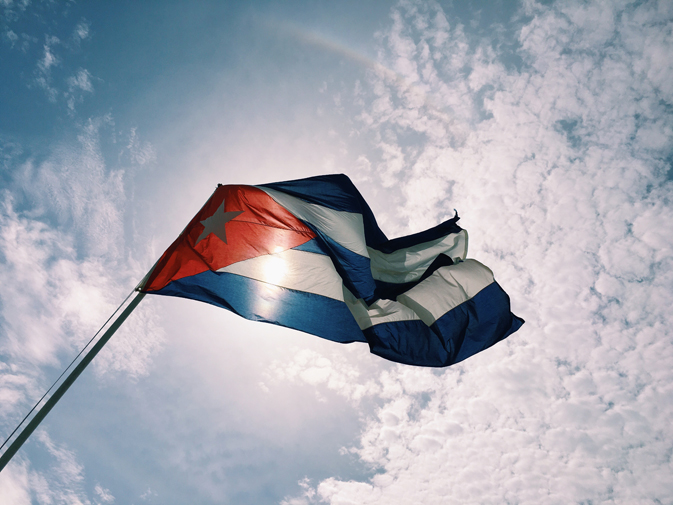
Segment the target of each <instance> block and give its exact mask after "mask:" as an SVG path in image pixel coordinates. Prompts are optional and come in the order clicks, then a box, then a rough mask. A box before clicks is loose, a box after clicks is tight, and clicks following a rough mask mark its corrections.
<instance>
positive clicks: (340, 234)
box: [140, 175, 523, 367]
mask: <svg viewBox="0 0 673 505" xmlns="http://www.w3.org/2000/svg"><path fill="white" fill-rule="evenodd" d="M457 221H458V217H457V216H455V217H454V218H453V219H450V220H448V221H446V222H444V223H442V224H440V225H438V226H435V227H434V228H431V229H429V230H426V231H423V232H421V233H417V234H414V235H409V236H406V237H400V238H396V239H393V240H389V239H388V238H387V237H386V236H385V235H384V233H383V232H382V231H381V229H380V228H379V227H378V225H377V223H376V220H375V218H374V215H373V213H372V211H371V210H370V208H369V206H368V205H367V203H366V202H365V200H364V199H363V198H362V195H360V193H359V192H358V190H357V189H356V188H355V186H354V185H353V183H352V182H351V181H350V179H349V178H348V177H347V176H345V175H325V176H318V177H311V178H308V179H300V180H296V181H287V182H278V183H273V184H264V185H260V186H243V185H227V186H222V185H220V186H218V188H217V189H216V190H215V192H214V193H213V195H212V197H211V198H210V199H209V200H208V202H206V204H205V205H204V206H203V208H202V209H201V210H200V211H199V212H198V214H197V215H196V216H195V217H194V219H192V221H191V222H190V223H189V225H188V226H187V227H186V228H185V230H184V231H183V232H182V234H181V235H180V236H179V237H178V238H177V240H176V241H175V242H173V244H172V245H171V246H170V247H169V248H168V250H167V251H166V252H165V253H164V254H163V255H162V257H161V258H160V259H159V261H158V262H157V264H156V265H155V266H154V268H153V269H152V271H151V272H150V273H149V274H148V276H147V277H146V279H145V280H144V282H143V283H142V284H141V288H140V290H141V291H143V292H145V293H153V294H158V295H168V296H180V297H184V298H190V299H194V300H200V301H203V302H207V303H211V304H213V305H217V306H218V307H222V308H225V309H227V310H230V311H232V312H235V313H236V314H239V315H241V316H243V317H245V318H247V319H251V320H254V321H263V322H267V323H273V324H278V325H281V326H286V327H288V328H294V329H297V330H300V331H304V332H306V333H310V334H313V335H317V336H319V337H322V338H326V339H328V340H332V341H335V342H341V343H349V342H366V343H368V344H369V348H370V350H371V352H372V353H374V354H377V355H379V356H381V357H383V358H386V359H389V360H392V361H396V362H399V363H406V364H410V365H419V366H431V367H442V366H448V365H452V364H454V363H457V362H459V361H462V360H464V359H466V358H468V357H470V356H472V355H473V354H475V353H478V352H479V351H482V350H484V349H486V348H488V347H490V346H492V345H493V344H495V343H497V342H499V341H500V340H502V339H504V338H506V337H507V336H508V335H510V334H511V333H513V332H515V331H516V330H518V329H519V327H521V325H522V324H523V320H522V319H520V318H518V317H517V316H515V315H513V314H512V313H511V312H510V303H509V297H508V296H507V294H506V293H505V292H504V291H503V290H502V288H501V287H500V286H499V285H498V283H497V282H495V280H494V278H493V273H492V272H491V270H489V269H488V268H487V267H485V266H484V265H482V264H481V263H479V262H478V261H476V260H473V259H467V258H466V255H467V232H466V231H465V230H463V229H462V228H461V227H460V226H458V224H457Z"/></svg>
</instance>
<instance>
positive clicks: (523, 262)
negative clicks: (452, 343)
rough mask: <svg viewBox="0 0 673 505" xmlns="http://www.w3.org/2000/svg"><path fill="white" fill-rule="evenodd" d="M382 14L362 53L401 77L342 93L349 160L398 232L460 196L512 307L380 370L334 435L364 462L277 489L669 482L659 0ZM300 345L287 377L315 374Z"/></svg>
mask: <svg viewBox="0 0 673 505" xmlns="http://www.w3.org/2000/svg"><path fill="white" fill-rule="evenodd" d="M391 17H392V24H391V27H390V28H389V29H387V30H385V31H384V32H382V33H381V34H380V53H379V63H381V64H382V65H383V66H384V67H386V68H388V69H391V70H393V72H394V73H395V74H397V75H398V76H401V78H398V77H391V72H382V71H377V70H376V69H374V70H372V72H371V73H370V79H369V82H368V85H367V86H362V88H364V91H361V95H360V96H358V100H360V101H361V103H364V104H365V105H364V107H363V109H362V112H361V114H360V121H361V128H360V132H361V134H362V135H369V136H370V138H371V139H372V142H374V143H375V145H376V146H377V150H376V152H374V153H373V154H370V155H368V157H367V158H366V159H362V158H361V159H360V160H359V161H360V163H359V167H360V168H361V169H365V170H366V169H367V167H371V168H370V171H369V173H368V174H366V175H364V176H363V177H367V178H369V179H370V180H373V181H376V182H377V183H378V184H380V185H381V186H383V187H387V188H389V189H388V190H387V191H389V193H390V194H391V195H393V199H394V201H397V202H400V206H399V207H397V208H396V209H395V210H396V212H397V213H396V214H395V215H394V216H392V217H389V218H388V219H387V220H386V221H387V222H390V223H395V222H396V223H397V224H396V225H395V226H396V227H397V229H395V230H394V231H396V232H398V234H402V233H408V232H409V231H418V230H420V229H424V228H427V227H429V226H432V225H434V224H436V223H437V222H439V221H441V220H443V219H446V218H447V217H448V216H450V215H451V214H452V212H453V209H454V208H456V209H458V211H459V213H460V215H461V216H462V221H461V224H462V225H463V226H464V227H465V228H467V229H468V231H469V232H470V238H471V250H470V253H469V256H471V257H474V258H476V259H479V260H480V261H483V262H484V263H486V264H487V265H489V266H490V267H492V269H493V270H494V272H495V273H496V278H497V279H498V281H499V282H500V283H501V284H502V285H503V286H504V287H505V289H507V291H508V292H509V293H510V296H511V297H512V300H513V310H514V312H515V313H517V314H520V315H522V316H523V317H524V318H525V319H526V320H527V322H528V324H527V325H526V326H525V327H524V329H523V330H522V331H520V332H519V333H517V334H516V335H515V336H514V337H512V338H510V339H508V341H506V342H503V343H501V344H498V345H497V346H495V347H494V348H492V349H490V350H489V351H487V352H485V353H482V354H481V355H479V356H476V357H474V358H472V359H470V360H468V361H467V362H465V363H463V364H460V365H458V366H454V367H451V368H450V369H447V370H445V371H443V372H442V373H436V372H433V371H428V370H421V371H416V370H414V371H413V372H409V371H408V370H407V369H405V368H404V367H397V368H394V369H393V370H391V371H389V372H385V374H384V376H381V378H380V381H379V382H380V384H381V386H379V387H381V388H382V389H384V390H387V391H394V392H395V393H394V394H392V395H390V396H383V397H382V398H383V399H384V400H385V401H384V404H383V405H382V406H381V407H380V409H379V410H378V411H377V414H376V416H375V417H373V418H372V419H370V420H369V422H368V424H367V426H366V428H365V429H364V431H363V433H362V436H361V439H360V441H359V443H358V444H357V445H356V446H355V447H354V448H352V450H353V451H355V453H357V454H358V455H359V457H360V458H361V460H363V461H365V462H367V463H368V464H370V465H371V467H372V468H373V469H375V470H376V471H377V472H378V474H377V475H376V476H375V477H374V478H372V479H371V480H369V481H366V482H356V481H343V480H340V479H338V478H330V479H327V480H323V481H322V482H320V483H318V484H316V485H315V486H308V487H306V483H305V482H304V487H305V488H306V489H305V490H304V491H302V493H301V494H300V495H298V496H296V497H289V498H287V499H286V502H287V503H318V502H320V503H323V502H326V503H331V504H345V503H386V504H396V503H400V504H402V503H437V504H439V503H442V504H446V503H460V504H466V503H494V504H495V503H504V502H507V503H520V504H524V503H530V504H534V503H559V504H560V503H588V502H592V503H627V502H628V503H655V502H656V503H668V502H670V501H672V500H673V485H671V483H670V475H671V474H672V473H673V464H672V462H671V457H670V455H671V453H672V452H673V442H672V441H673V432H672V429H671V424H670V419H671V418H673V386H672V384H673V371H672V370H673V366H672V365H673V350H672V349H673V347H672V346H671V343H672V334H671V323H672V321H671V315H670V308H669V307H670V306H671V304H672V303H673V273H672V272H673V269H672V266H673V264H672V263H673V261H672V259H673V236H672V235H671V233H670V231H669V230H671V229H673V203H672V202H673V182H672V181H671V176H670V174H671V164H670V159H671V158H670V156H671V152H672V150H673V117H672V116H671V113H670V110H671V106H672V105H673V84H672V83H673V67H672V66H671V65H670V62H668V61H667V58H666V56H665V55H669V54H671V52H673V35H672V30H671V26H672V20H673V7H672V6H671V4H670V3H667V2H644V3H638V4H635V3H630V2H617V3H615V2H561V3H557V4H554V5H551V6H545V5H541V4H537V3H535V2H525V3H524V4H523V5H522V8H521V11H520V13H519V18H518V20H515V21H514V22H513V24H514V26H515V28H516V29H515V30H513V31H512V33H511V34H510V35H509V37H510V39H511V40H509V41H508V43H506V44H504V43H502V40H503V37H504V38H505V39H506V38H507V36H508V35H507V34H506V33H505V34H504V35H503V33H502V32H501V33H500V35H499V36H498V37H493V36H484V37H480V36H477V35H471V36H468V35H466V31H465V30H464V28H463V26H462V25H461V24H460V23H459V22H457V21H453V20H452V19H449V18H448V17H447V15H446V13H445V12H444V11H443V10H442V8H441V7H440V6H439V5H437V4H434V3H429V2H407V1H405V2H401V3H400V4H399V5H398V6H397V7H396V8H394V9H393V10H392V14H391ZM510 29H511V28H510ZM512 47H514V48H516V49H515V51H514V53H512V52H511V48H512ZM512 54H514V55H515V56H516V58H513V57H512ZM362 94H364V96H365V98H364V100H363V98H362ZM309 361H310V360H309ZM316 363H318V365H319V361H318V360H317V359H314V360H313V361H310V363H308V364H307V365H306V367H305V368H304V369H303V370H302V369H298V370H295V369H294V368H292V367H289V368H288V369H289V370H290V371H289V372H288V374H289V376H290V377H293V378H303V379H304V380H306V381H308V382H309V383H311V381H314V382H315V381H317V380H319V379H320V380H324V381H330V380H333V379H332V378H331V377H332V375H330V373H331V372H325V371H324V370H323V371H321V369H320V368H319V367H318V368H316ZM294 365H296V363H295V364H294ZM294 365H293V366H294ZM418 377H422V378H423V380H422V381H421V383H422V384H423V385H422V387H419V385H418V384H419V379H418ZM321 378H322V379H321ZM327 383H328V384H329V382H327ZM374 393H375V391H374Z"/></svg>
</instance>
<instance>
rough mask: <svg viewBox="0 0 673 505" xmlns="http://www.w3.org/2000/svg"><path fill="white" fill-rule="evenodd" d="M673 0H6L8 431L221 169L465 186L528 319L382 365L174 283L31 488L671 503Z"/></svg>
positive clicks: (113, 345) (67, 400) (405, 193)
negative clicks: (176, 288) (493, 335)
mask: <svg viewBox="0 0 673 505" xmlns="http://www.w3.org/2000/svg"><path fill="white" fill-rule="evenodd" d="M672 53H673V6H672V4H671V3H670V2H667V1H659V2H656V1H649V2H647V1H646V2H627V1H617V2H615V1H610V2H607V1H604V2H601V1H586V2H575V1H568V2H557V3H554V2H535V1H532V0H525V1H523V2H496V3H490V2H489V3H486V2H483V3H480V2H455V3H451V2H414V1H403V2H399V3H395V2H373V1H370V2H338V3H337V2H307V1H303V2H232V3H226V2H189V3H185V2H114V3H106V4H103V3H101V2H96V3H91V2H38V1H30V0H23V1H16V0H0V69H1V70H0V109H1V110H2V113H0V209H1V210H0V278H1V279H2V283H1V284H0V405H1V408H0V428H1V431H2V432H3V433H5V434H8V433H9V432H11V430H12V429H13V428H14V426H15V425H16V423H17V422H18V421H19V420H20V419H21V418H22V417H23V415H24V414H25V413H26V412H27V411H28V409H30V407H31V406H32V404H33V403H34V402H35V401H36V400H37V399H38V398H39V397H40V396H41V395H42V393H43V392H44V391H45V390H46V388H47V387H48V386H49V385H50V384H51V382H52V381H53V380H54V378H56V377H57V376H58V374H59V373H60V371H61V370H62V368H63V367H64V366H65V365H66V364H67V363H68V362H69V361H70V359H71V358H72V356H74V355H75V354H76V353H77V351H78V350H79V349H80V348H81V346H82V345H83V344H84V343H85V342H86V341H87V340H88V339H89V338H90V337H91V335H93V333H94V332H95V331H96V330H97V329H98V327H99V326H100V324H102V323H103V322H104V321H105V320H106V319H107V317H108V316H109V314H110V313H111V312H112V311H113V310H114V308H115V307H116V306H117V305H118V304H119V303H120V302H121V300H123V299H124V297H125V296H126V294H127V293H128V292H129V291H130V290H131V289H132V288H133V287H134V286H135V285H136V283H137V282H138V280H139V279H140V278H142V276H143V275H144V274H145V272H146V271H147V270H148V269H149V268H150V267H151V266H152V264H153V263H154V261H155V260H156V259H157V257H158V256H159V255H160V254H161V253H162V252H163V250H164V249H165V248H166V247H167V246H168V245H169V244H170V243H171V242H172V240H173V239H174V238H175V237H176V236H177V234H178V233H179V232H180V231H181V230H182V228H183V227H184V226H185V224H186V223H187V222H188V221H189V220H190V219H191V217H192V216H193V215H194V214H195V212H196V211H197V210H198V209H199V208H200V207H201V205H202V204H203V203H204V202H205V200H206V199H207V198H208V196H209V195H210V194H211V192H212V191H213V189H214V188H215V186H216V185H217V184H218V183H224V184H228V183H232V184H233V183H243V184H257V183H264V182H272V181H277V180H286V179H293V178H300V177H308V176H312V175H318V174H324V173H335V172H339V173H346V174H347V175H349V176H350V177H351V178H352V179H353V181H354V182H355V183H356V185H357V186H358V188H359V189H360V191H361V192H362V193H363V195H364V196H365V198H366V199H367V200H368V201H369V202H370V204H371V206H372V208H373V210H374V212H375V214H376V216H377V219H378V220H379V223H380V224H381V226H382V228H383V229H384V231H385V232H386V233H387V234H388V235H389V236H390V237H394V236H400V235H404V234H408V233H413V232H417V231H420V230H423V229H425V228H428V227H431V226H434V225H435V224H437V223H438V222H440V221H442V220H444V219H446V218H447V217H449V216H451V215H453V209H457V210H458V211H459V213H460V215H461V225H462V226H464V227H465V228H466V229H467V230H468V232H469V233H470V251H469V254H468V256H469V257H472V258H475V259H478V260H480V261H482V262H484V263H485V264H487V265H488V266H489V267H490V268H491V269H492V270H493V271H494V272H495V276H496V279H497V280H498V282H499V283H500V284H501V285H502V286H503V287H504V288H505V289H506V290H507V292H508V293H509V294H510V297H511V298H512V305H513V311H514V312H515V313H516V314H517V315H520V316H522V317H523V318H525V319H526V321H527V324H526V325H525V326H524V327H523V328H522V330H520V331H519V332H517V333H516V334H515V335H513V336H512V337H511V338H509V339H508V340H507V341H505V342H502V343H500V344H498V345H497V346H494V347H493V348H491V349H489V350H488V351H486V352H484V353H481V354H480V355H478V356H475V357H473V358H471V359H470V360H467V361H466V362H463V363H461V364H459V365H456V366H453V367H450V368H447V369H441V370H430V369H421V368H415V367H408V366H402V365H397V364H394V363H389V362H385V361H383V360H382V359H380V358H377V357H375V356H372V355H370V354H369V353H368V350H367V347H366V346H365V345H359V344H351V345H337V344H334V343H331V342H327V341H322V340H320V339H318V338H316V337H311V336H308V335H304V334H301V333H298V332H293V331H290V330H286V329H282V328H275V327H267V326H266V325H263V324H259V323H251V322H249V321H245V320H242V319H241V318H238V317H236V316H235V315H233V314H230V313H228V312H226V311H223V310H219V309H217V308H215V307H211V306H207V305H205V304H199V303H197V302H193V301H187V300H179V299H167V298H163V297H151V296H148V297H146V298H145V300H144V301H143V302H142V304H141V305H140V307H139V308H138V309H137V310H136V312H135V313H134V314H133V316H132V317H131V318H130V319H129V321H128V322H127V323H126V324H125V326H124V328H123V329H122V330H121V331H120V332H119V333H118V334H117V335H115V337H114V338H113V339H112V340H111V341H110V343H109V345H108V346H107V347H106V348H105V350H104V351H103V352H102V353H101V354H100V355H99V356H98V357H97V358H96V360H95V361H94V363H93V364H92V366H91V369H90V370H88V371H87V372H85V374H83V375H82V377H81V378H80V379H79V380H78V381H77V383H76V384H75V385H74V386H73V388H72V389H71V390H70V391H69V392H68V393H67V395H66V396H65V397H64V399H63V400H62V402H61V403H60V404H59V405H58V406H57V407H56V408H55V409H54V410H53V411H52V412H51V413H50V415H49V416H48V418H47V419H46V421H45V422H44V423H43V425H42V427H41V429H40V430H39V431H38V432H36V433H35V434H34V435H33V437H32V438H31V440H30V441H29V442H28V443H27V444H26V445H25V446H24V448H23V449H22V450H21V451H20V452H19V453H18V454H17V456H16V457H15V458H14V460H13V462H12V464H11V465H10V466H8V467H7V468H6V469H5V470H4V471H3V472H2V474H0V502H2V503H11V504H29V503H36V504H40V505H41V504H52V503H53V504H60V503H68V504H70V503H82V504H109V503H124V504H126V503H129V504H130V503H134V504H143V503H148V504H151V503H162V504H171V503H175V504H182V503H199V504H210V503H217V504H220V503H236V504H267V503H268V504H283V505H309V504H318V503H329V504H335V505H336V504H346V503H358V504H360V503H382V504H407V503H431V504H433V503H437V504H440V503H441V504H446V503H456V504H470V503H493V504H500V503H516V504H528V503H530V504H540V503H550V504H553V503H563V504H567V503H578V504H579V503H615V504H617V503H670V502H672V501H673V485H672V484H671V482H670V475H671V474H673V463H672V461H671V454H672V453H673V431H672V428H671V423H670V420H671V419H672V418H673V387H672V386H671V384H673V350H672V349H673V347H672V346H671V344H672V343H673V339H672V333H671V328H672V327H673V325H672V324H671V323H672V322H673V321H671V315H670V306H671V305H672V304H673V274H672V273H671V272H673V268H671V267H672V266H673V265H672V262H673V235H672V234H671V233H670V230H671V228H673V203H672V202H673V169H672V168H671V159H672V157H673V116H672V114H671V110H672V109H671V107H673V66H672V65H671V62H670V54H672Z"/></svg>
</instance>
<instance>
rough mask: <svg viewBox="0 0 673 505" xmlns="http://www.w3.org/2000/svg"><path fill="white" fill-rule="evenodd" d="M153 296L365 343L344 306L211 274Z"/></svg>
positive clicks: (175, 283) (179, 282)
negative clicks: (203, 304) (195, 302)
mask: <svg viewBox="0 0 673 505" xmlns="http://www.w3.org/2000/svg"><path fill="white" fill-rule="evenodd" d="M152 293H154V294H158V295H166V296H180V297H182V298H189V299H192V300H199V301H202V302H206V303H210V304H213V305H217V306H218V307H222V308H224V309H227V310H230V311H232V312H234V313H236V314H238V315H240V316H243V317H244V318H246V319H250V320H252V321H262V322H266V323H271V324H277V325H279V326H285V327H287V328H293V329H295V330H300V331H303V332H306V333H310V334H312V335H316V336H318V337H322V338H325V339H327V340H332V341H334V342H340V343H349V342H365V341H366V340H365V338H364V335H363V334H362V331H361V330H360V328H359V327H358V325H357V323H356V322H355V319H353V316H352V315H351V313H350V311H349V310H348V307H347V306H346V304H345V303H344V302H340V301H338V300H334V299H332V298H327V297H325V296H320V295H314V294H312V293H305V292H303V291H295V290H293V289H286V288H281V287H278V286H273V285H271V284H267V283H265V282H261V281H256V280H254V279H249V278H247V277H242V276H240V275H235V274H230V273H226V272H212V271H210V270H208V271H206V272H203V273H200V274H197V275H193V276H191V277H185V278H183V279H179V280H176V281H172V282H171V283H170V284H168V285H167V286H166V287H164V288H163V289H161V290H159V291H152Z"/></svg>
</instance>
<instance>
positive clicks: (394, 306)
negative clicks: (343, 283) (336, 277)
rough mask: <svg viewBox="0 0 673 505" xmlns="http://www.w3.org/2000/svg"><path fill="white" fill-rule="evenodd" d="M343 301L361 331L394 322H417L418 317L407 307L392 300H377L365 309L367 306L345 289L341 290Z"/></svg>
mask: <svg viewBox="0 0 673 505" xmlns="http://www.w3.org/2000/svg"><path fill="white" fill-rule="evenodd" d="M343 293H344V301H345V302H346V306H347V307H348V308H349V309H350V311H351V314H353V317H354V318H355V321H356V322H357V323H358V326H360V329H361V330H364V329H366V328H369V327H371V326H374V325H375V324H381V323H392V322H395V321H417V320H419V319H420V317H418V315H417V314H416V313H415V312H414V311H413V310H411V309H410V308H409V307H406V306H404V305H402V304H401V303H398V302H396V301H393V300H377V301H376V302H375V303H373V304H371V305H370V306H369V307H367V304H365V302H363V301H362V299H360V298H355V296H354V295H353V293H351V292H350V291H349V290H348V289H346V288H345V287H344V288H343Z"/></svg>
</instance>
